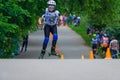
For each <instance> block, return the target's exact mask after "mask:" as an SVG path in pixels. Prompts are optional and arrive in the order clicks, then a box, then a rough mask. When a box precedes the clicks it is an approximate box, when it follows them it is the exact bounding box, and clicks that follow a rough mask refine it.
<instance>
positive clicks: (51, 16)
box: [42, 8, 60, 26]
mask: <svg viewBox="0 0 120 80" xmlns="http://www.w3.org/2000/svg"><path fill="white" fill-rule="evenodd" d="M59 16H60V14H59V11H57V10H55V11H53V12H49V11H48V8H46V11H45V13H44V14H43V15H42V18H44V24H47V25H50V26H53V25H56V24H57V23H58V20H59Z"/></svg>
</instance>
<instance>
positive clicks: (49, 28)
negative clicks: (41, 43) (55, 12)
mask: <svg viewBox="0 0 120 80" xmlns="http://www.w3.org/2000/svg"><path fill="white" fill-rule="evenodd" d="M50 32H51V33H52V34H57V26H56V25H53V26H50V25H45V27H44V34H45V37H49V35H50Z"/></svg>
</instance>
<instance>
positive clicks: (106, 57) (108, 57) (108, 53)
mask: <svg viewBox="0 0 120 80" xmlns="http://www.w3.org/2000/svg"><path fill="white" fill-rule="evenodd" d="M105 59H112V56H111V53H110V48H107V52H106V55H105Z"/></svg>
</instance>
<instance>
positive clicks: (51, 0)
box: [47, 0, 56, 6]
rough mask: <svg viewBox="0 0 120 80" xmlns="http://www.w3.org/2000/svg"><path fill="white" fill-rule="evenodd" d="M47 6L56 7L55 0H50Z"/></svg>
mask: <svg viewBox="0 0 120 80" xmlns="http://www.w3.org/2000/svg"><path fill="white" fill-rule="evenodd" d="M47 4H48V5H54V6H55V5H56V2H55V1H54V0H49V1H48V2H47Z"/></svg>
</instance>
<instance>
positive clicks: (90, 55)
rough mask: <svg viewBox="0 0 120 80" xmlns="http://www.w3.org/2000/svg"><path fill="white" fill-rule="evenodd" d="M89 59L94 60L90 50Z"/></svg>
mask: <svg viewBox="0 0 120 80" xmlns="http://www.w3.org/2000/svg"><path fill="white" fill-rule="evenodd" d="M89 58H90V59H94V55H93V52H92V50H91V51H90V54H89Z"/></svg>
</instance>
